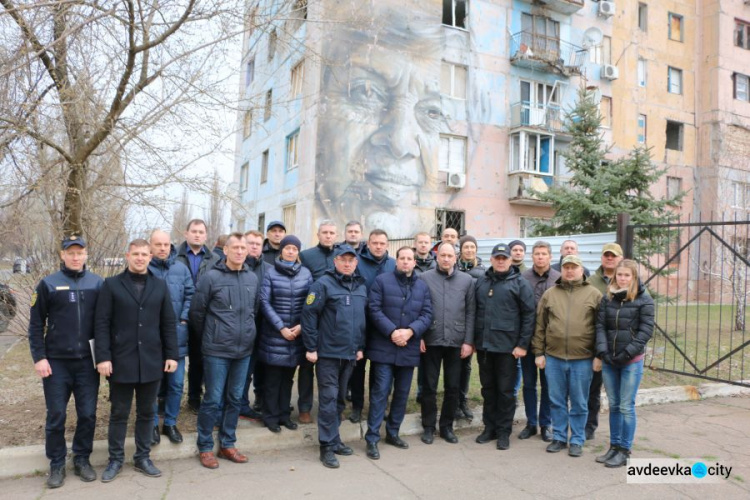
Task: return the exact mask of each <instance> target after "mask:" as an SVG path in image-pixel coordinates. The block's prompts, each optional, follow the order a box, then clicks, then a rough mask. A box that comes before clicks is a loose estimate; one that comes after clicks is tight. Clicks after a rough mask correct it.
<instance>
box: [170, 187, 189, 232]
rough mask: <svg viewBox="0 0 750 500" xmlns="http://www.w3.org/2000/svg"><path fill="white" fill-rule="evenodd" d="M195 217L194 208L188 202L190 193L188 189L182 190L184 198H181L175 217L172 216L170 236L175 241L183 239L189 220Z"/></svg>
mask: <svg viewBox="0 0 750 500" xmlns="http://www.w3.org/2000/svg"><path fill="white" fill-rule="evenodd" d="M192 218H193V215H192V209H191V207H190V204H189V203H188V194H187V191H186V190H183V191H182V199H181V200H180V203H179V205H177V209H176V210H175V211H174V217H173V218H172V231H171V233H170V238H171V239H172V242H173V243H176V242H178V241H181V240H182V238H183V234H184V231H185V229H187V225H188V222H190V219H192Z"/></svg>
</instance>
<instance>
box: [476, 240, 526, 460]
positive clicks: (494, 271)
mask: <svg viewBox="0 0 750 500" xmlns="http://www.w3.org/2000/svg"><path fill="white" fill-rule="evenodd" d="M490 263H491V264H492V268H490V269H488V270H487V272H486V273H485V275H484V276H483V277H481V278H479V279H478V280H477V282H476V284H475V294H474V295H475V301H476V315H475V318H474V338H473V345H474V348H475V349H476V352H477V361H478V362H479V381H480V382H481V384H482V398H483V399H484V407H483V409H482V421H483V422H484V425H485V428H484V431H482V433H481V434H480V435H479V436H478V437H477V438H476V441H477V442H478V443H480V444H482V443H487V442H489V441H491V440H493V439H497V449H498V450H507V449H508V448H509V447H510V433H511V430H512V427H513V414H514V413H515V409H516V398H515V396H514V394H513V388H514V385H515V382H516V377H517V372H518V360H519V359H520V358H522V357H524V356H526V353H527V352H528V349H529V343H530V342H531V336H532V335H533V333H534V292H533V291H532V290H531V285H529V282H528V281H526V280H525V279H523V278H522V277H521V272H520V271H519V270H518V267H516V266H514V265H513V261H512V259H511V250H510V247H509V246H508V245H506V244H504V243H498V244H497V245H495V247H494V248H493V249H492V258H491V260H490Z"/></svg>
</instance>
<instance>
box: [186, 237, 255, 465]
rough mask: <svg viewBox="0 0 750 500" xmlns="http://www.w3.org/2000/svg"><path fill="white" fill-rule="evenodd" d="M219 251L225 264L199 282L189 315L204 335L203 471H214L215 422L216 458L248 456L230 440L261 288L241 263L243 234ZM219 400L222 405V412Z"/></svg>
mask: <svg viewBox="0 0 750 500" xmlns="http://www.w3.org/2000/svg"><path fill="white" fill-rule="evenodd" d="M224 253H225V254H226V260H224V261H220V262H219V263H217V264H216V265H215V266H214V268H213V269H211V270H209V271H208V272H207V273H206V274H205V275H204V276H203V277H202V278H201V279H199V280H198V287H197V288H196V291H195V295H194V296H193V301H192V303H191V304H190V312H189V313H188V317H189V320H190V325H191V328H194V329H195V330H196V331H202V332H203V345H202V352H203V368H204V374H203V380H204V382H205V384H206V393H205V395H204V396H203V403H202V404H201V407H200V411H199V412H198V452H199V453H200V463H201V465H203V466H204V467H206V468H208V469H216V468H218V467H219V462H218V461H217V460H216V456H215V455H214V451H213V450H214V439H213V429H214V425H215V424H216V422H219V436H218V437H219V458H225V459H227V460H230V461H232V462H235V463H245V462H247V457H246V456H245V455H243V454H242V453H240V452H239V451H237V448H235V442H236V441H237V421H238V420H239V417H240V406H241V401H242V391H243V389H244V387H245V380H246V379H247V371H248V367H249V365H250V354H251V353H252V352H253V346H254V344H255V336H256V329H255V314H256V312H257V310H258V305H259V301H258V290H259V288H260V284H259V283H258V278H257V277H256V276H255V274H253V273H252V272H251V271H250V268H249V267H248V266H247V264H246V263H245V258H246V257H247V243H246V242H245V238H244V237H243V235H242V233H232V234H230V235H229V237H228V238H227V242H226V246H225V247H224ZM225 395H226V399H225V400H224V396H225ZM223 400H224V402H225V405H226V406H225V407H224V410H223V412H222V406H221V404H222V401H223Z"/></svg>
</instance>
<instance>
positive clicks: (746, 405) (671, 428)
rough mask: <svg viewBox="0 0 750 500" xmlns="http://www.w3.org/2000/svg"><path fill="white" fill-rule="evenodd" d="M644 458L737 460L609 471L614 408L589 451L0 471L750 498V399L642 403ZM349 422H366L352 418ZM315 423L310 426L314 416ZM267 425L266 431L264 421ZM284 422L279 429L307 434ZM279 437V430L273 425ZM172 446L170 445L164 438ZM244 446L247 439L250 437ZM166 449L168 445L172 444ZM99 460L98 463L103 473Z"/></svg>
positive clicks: (465, 441)
mask: <svg viewBox="0 0 750 500" xmlns="http://www.w3.org/2000/svg"><path fill="white" fill-rule="evenodd" d="M638 419H639V420H638V431H637V434H636V443H635V446H634V451H633V457H634V458H648V457H653V458H664V457H669V456H672V457H681V458H690V457H692V458H702V459H703V460H705V461H706V463H708V462H714V461H719V462H721V463H723V464H726V465H730V466H732V467H733V470H732V474H731V476H730V478H729V479H728V480H724V481H723V482H722V483H720V484H699V485H697V486H696V485H686V484H673V485H666V484H659V485H646V484H640V485H634V484H627V483H626V472H625V469H624V468H621V469H606V468H604V467H603V466H601V465H599V464H596V463H595V462H594V457H595V456H596V455H597V454H600V453H602V452H603V451H604V450H605V449H606V447H607V445H608V439H607V438H608V418H607V415H606V414H604V415H602V418H601V423H600V428H599V431H597V436H596V438H595V439H594V440H593V441H592V442H589V443H587V444H586V446H585V448H584V451H585V452H584V456H583V457H582V458H578V459H575V458H571V457H568V456H567V454H565V453H564V452H563V453H559V454H549V453H545V451H544V448H545V443H543V442H542V441H541V439H539V438H538V436H537V437H533V438H531V439H529V440H526V441H521V440H518V439H517V438H516V437H515V434H517V432H518V431H519V430H520V426H518V425H517V426H516V427H515V429H514V436H513V438H512V439H511V449H510V450H509V451H498V450H496V449H495V447H494V444H486V445H478V444H476V443H475V442H474V437H476V434H477V429H471V430H465V431H463V432H461V433H460V434H459V437H460V439H461V441H460V443H459V444H457V445H450V444H447V443H445V442H444V441H442V440H440V439H437V440H436V441H435V444H433V445H431V446H427V445H424V444H422V443H421V442H420V441H419V438H418V437H417V436H411V437H408V438H407V441H408V442H409V443H410V445H411V449H409V450H398V449H396V448H394V447H392V446H388V445H386V444H385V443H382V442H381V446H380V451H381V456H382V458H381V459H380V460H379V461H372V460H369V459H368V458H367V457H366V456H365V453H364V441H361V440H358V439H356V435H355V436H352V435H351V434H350V435H349V436H348V437H346V440H347V442H348V444H350V445H352V446H353V447H354V449H355V455H354V456H351V457H341V458H340V461H341V468H340V469H338V470H328V469H325V468H324V467H323V466H322V465H321V464H320V462H319V461H318V454H317V448H316V447H314V446H304V445H302V444H301V443H300V445H299V446H296V447H293V448H287V449H281V450H276V451H274V450H267V451H261V452H258V451H256V449H255V447H254V446H253V445H252V443H249V442H248V441H247V440H243V439H242V438H241V439H240V441H239V445H240V449H243V450H245V451H247V452H249V455H250V463H248V464H244V465H237V464H232V463H229V462H227V461H224V460H221V461H220V463H221V466H220V468H219V469H218V470H214V471H211V470H207V469H204V468H202V467H201V466H200V464H199V463H198V460H197V458H195V457H194V458H190V459H180V460H171V461H170V460H158V461H156V465H157V466H158V467H160V468H161V469H162V471H163V473H164V474H163V476H162V477H161V478H157V479H151V478H147V477H144V476H142V475H141V474H139V473H137V472H135V471H134V470H133V469H132V466H131V465H126V466H125V469H124V471H123V472H122V473H121V475H120V476H119V477H118V478H117V479H116V480H115V481H114V482H113V483H110V484H103V483H101V482H99V481H96V482H94V483H82V482H81V481H80V480H79V479H78V478H76V477H75V476H73V475H72V474H71V473H70V472H69V476H68V478H67V481H66V484H65V486H63V487H62V488H60V489H58V490H46V488H45V486H44V482H45V477H44V475H40V476H36V477H23V478H18V479H6V480H3V481H0V491H1V492H2V493H1V495H2V497H3V498H13V499H16V498H43V497H52V496H54V498H56V499H67V498H71V499H76V500H84V499H88V498H92V499H94V498H96V499H100V498H103V497H106V498H108V499H119V498H122V499H128V500H135V499H152V498H154V499H156V498H164V499H191V498H206V497H209V498H210V497H212V496H221V497H222V498H235V497H247V498H249V497H252V498H274V499H285V498H290V499H291V498H295V499H296V498H300V497H303V496H304V497H306V498H326V499H338V498H347V499H349V498H353V499H360V498H364V499H369V498H435V499H442V498H446V499H460V498H472V499H474V498H493V499H494V498H514V499H515V498H560V499H563V498H576V497H586V498H589V497H593V498H605V497H606V498H624V499H628V500H633V499H636V500H643V499H648V498H658V499H660V500H663V499H667V498H700V499H705V498H722V499H732V498H748V497H750V397H717V398H712V399H709V400H703V401H691V402H681V403H670V404H662V405H655V406H648V407H642V408H639V409H638ZM348 425H349V426H350V428H357V426H354V425H351V424H348ZM308 427H309V426H308ZM265 432H267V431H265ZM300 432H303V433H304V432H306V431H304V430H302V429H301V430H298V431H287V430H284V431H282V433H281V435H280V436H276V435H274V436H271V437H273V438H279V439H285V438H288V439H297V438H299V437H300V436H294V434H297V433H300ZM268 434H269V435H270V433H268ZM310 444H314V443H310ZM166 445H167V446H169V443H166ZM243 445H244V446H243ZM160 447H161V448H162V449H164V447H165V444H161V445H160ZM101 470H102V469H101V467H97V472H98V473H99V474H101Z"/></svg>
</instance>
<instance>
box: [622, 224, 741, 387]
mask: <svg viewBox="0 0 750 500" xmlns="http://www.w3.org/2000/svg"><path fill="white" fill-rule="evenodd" d="M749 230H750V221H736V220H735V221H712V222H686V223H672V224H650V225H638V224H636V225H629V226H627V229H626V233H625V242H624V243H625V254H626V255H633V256H634V257H635V259H636V260H637V261H638V262H639V263H640V264H641V270H642V271H641V272H642V276H641V278H642V280H643V281H644V282H645V283H646V285H647V286H648V288H649V291H650V292H651V293H652V295H653V296H654V299H655V302H656V328H655V331H654V335H653V338H652V340H651V341H650V342H649V345H648V349H647V351H646V359H645V363H646V366H647V367H650V368H651V369H655V370H661V371H664V372H669V373H674V374H678V375H687V376H690V377H697V378H701V379H705V380H712V381H717V382H725V383H728V384H734V385H740V386H744V387H750V380H746V378H745V369H746V366H747V365H748V363H750V335H748V332H747V325H748V312H747V309H746V305H747V298H748V295H749V294H750V284H749V283H748V278H749V277H750V260H749V259H748V257H749V256H750V241H749V240H748V238H749V237H750V232H749ZM748 369H750V366H748Z"/></svg>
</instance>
